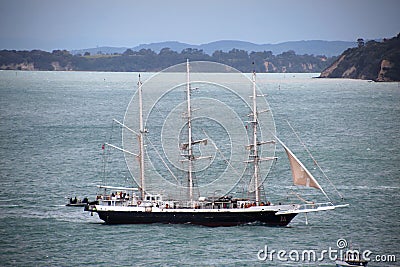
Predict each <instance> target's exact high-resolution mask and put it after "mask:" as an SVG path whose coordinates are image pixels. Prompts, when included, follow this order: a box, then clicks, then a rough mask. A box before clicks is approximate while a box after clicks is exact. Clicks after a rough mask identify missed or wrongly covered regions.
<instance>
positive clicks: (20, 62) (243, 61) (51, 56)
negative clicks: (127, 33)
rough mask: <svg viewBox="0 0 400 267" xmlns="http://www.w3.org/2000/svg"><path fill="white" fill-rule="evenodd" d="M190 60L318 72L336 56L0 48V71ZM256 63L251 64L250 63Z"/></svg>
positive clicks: (156, 67)
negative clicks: (111, 52) (75, 52)
mask: <svg viewBox="0 0 400 267" xmlns="http://www.w3.org/2000/svg"><path fill="white" fill-rule="evenodd" d="M186 59H189V60H191V61H196V60H203V61H215V62H219V63H223V64H227V65H230V66H232V67H234V68H237V69H238V70H240V71H242V72H251V71H252V70H253V69H252V68H253V67H254V66H255V67H256V71H257V72H321V71H322V70H323V69H325V68H326V67H327V66H329V65H330V63H332V62H333V61H334V59H335V58H327V57H325V56H314V55H297V54H296V53H295V52H294V51H288V52H284V53H282V54H279V55H273V54H272V52H271V51H264V52H250V53H249V52H247V51H245V50H239V49H232V50H230V51H228V52H224V51H222V50H217V51H215V52H214V53H213V54H212V55H208V54H206V53H204V52H203V50H199V49H193V48H186V49H184V50H182V51H181V52H180V53H178V52H176V51H173V50H171V49H170V48H163V49H161V50H160V52H159V53H156V52H154V51H152V50H150V49H141V50H139V51H133V50H131V49H127V50H126V51H125V52H123V53H122V54H119V53H114V54H103V53H99V54H96V55H90V53H85V54H83V55H81V54H77V55H72V54H71V53H70V52H69V51H66V50H54V51H53V52H51V53H50V52H46V51H41V50H32V51H15V50H2V51H0V69H3V70H50V71H51V70H63V71H69V70H74V71H123V72H124V71H160V70H162V69H164V68H166V67H168V66H171V65H175V64H178V63H182V62H185V61H186ZM253 62H254V63H255V64H252V63H253Z"/></svg>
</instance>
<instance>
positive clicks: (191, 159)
mask: <svg viewBox="0 0 400 267" xmlns="http://www.w3.org/2000/svg"><path fill="white" fill-rule="evenodd" d="M190 90H191V89H190V67H189V59H188V60H187V61H186V94H187V121H188V182H189V199H190V202H193V174H192V169H193V163H192V161H193V160H194V156H193V149H192V122H191V119H192V118H191V112H192V110H191V105H190Z"/></svg>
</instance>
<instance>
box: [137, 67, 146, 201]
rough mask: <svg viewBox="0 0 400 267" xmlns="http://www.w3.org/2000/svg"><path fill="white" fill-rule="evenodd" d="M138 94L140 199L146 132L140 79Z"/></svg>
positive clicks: (142, 185)
mask: <svg viewBox="0 0 400 267" xmlns="http://www.w3.org/2000/svg"><path fill="white" fill-rule="evenodd" d="M138 96H139V134H138V139H139V155H138V158H139V170H140V174H139V175H140V194H141V197H142V199H144V197H145V192H146V191H145V188H146V187H145V179H144V140H143V139H144V134H145V132H146V130H145V128H144V124H143V99H142V81H141V80H140V74H139V81H138Z"/></svg>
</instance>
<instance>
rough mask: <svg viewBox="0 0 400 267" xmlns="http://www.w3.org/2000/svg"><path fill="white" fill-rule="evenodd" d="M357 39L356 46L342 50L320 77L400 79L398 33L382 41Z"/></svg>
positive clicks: (399, 36)
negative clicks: (365, 41)
mask: <svg viewBox="0 0 400 267" xmlns="http://www.w3.org/2000/svg"><path fill="white" fill-rule="evenodd" d="M358 41H359V42H358V47H356V48H349V49H347V50H346V51H344V52H343V53H342V54H341V55H340V56H339V57H338V59H337V60H336V61H335V62H333V63H332V65H330V66H329V67H328V68H326V69H325V70H323V71H322V73H321V75H320V77H321V78H351V79H364V80H374V81H380V82H390V81H400V34H398V35H397V36H396V37H394V38H392V39H383V41H382V42H376V41H368V42H367V43H365V44H364V41H363V40H362V39H359V40H358Z"/></svg>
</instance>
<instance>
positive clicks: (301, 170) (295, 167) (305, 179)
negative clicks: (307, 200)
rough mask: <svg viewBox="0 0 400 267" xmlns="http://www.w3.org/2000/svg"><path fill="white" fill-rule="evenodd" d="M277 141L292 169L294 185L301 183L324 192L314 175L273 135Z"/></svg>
mask: <svg viewBox="0 0 400 267" xmlns="http://www.w3.org/2000/svg"><path fill="white" fill-rule="evenodd" d="M275 138H276V139H277V140H278V141H279V143H280V144H281V145H282V146H283V148H284V149H285V151H286V154H287V156H288V159H289V162H290V168H291V170H292V176H293V183H294V184H295V185H303V186H307V187H314V188H316V189H319V190H321V191H322V192H323V193H324V194H325V192H324V190H323V189H322V187H321V186H320V185H319V184H318V182H317V180H315V178H314V176H313V175H312V174H311V173H310V172H309V171H308V170H307V168H306V167H305V166H304V165H303V163H301V161H300V160H299V159H298V158H297V157H296V156H295V155H294V154H293V152H292V151H291V150H290V149H289V148H288V147H287V146H286V145H285V144H284V143H283V142H282V141H281V140H279V138H277V137H276V136H275Z"/></svg>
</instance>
